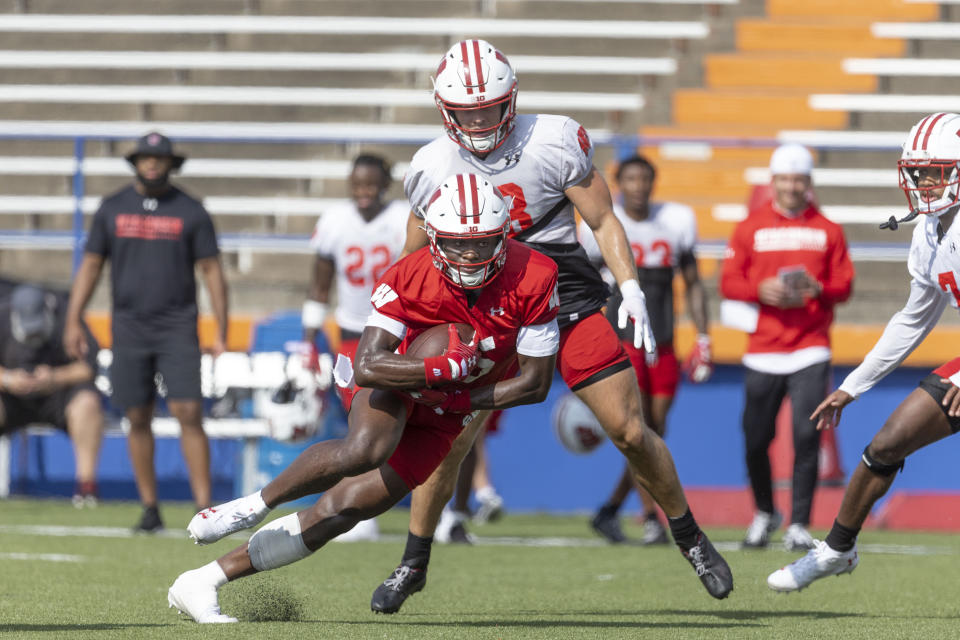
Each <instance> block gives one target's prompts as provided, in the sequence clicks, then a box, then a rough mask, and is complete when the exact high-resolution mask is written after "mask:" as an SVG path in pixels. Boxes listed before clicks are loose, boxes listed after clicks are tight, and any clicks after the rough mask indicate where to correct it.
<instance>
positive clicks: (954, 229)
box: [907, 216, 960, 309]
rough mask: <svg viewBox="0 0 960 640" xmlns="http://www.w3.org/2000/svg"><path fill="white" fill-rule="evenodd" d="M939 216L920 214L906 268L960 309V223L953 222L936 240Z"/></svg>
mask: <svg viewBox="0 0 960 640" xmlns="http://www.w3.org/2000/svg"><path fill="white" fill-rule="evenodd" d="M938 220H939V218H935V217H933V216H923V219H922V220H921V221H920V222H918V223H917V225H916V227H914V229H913V239H912V240H911V241H910V256H909V257H908V258H907V270H908V271H909V272H910V276H911V277H912V278H913V279H914V280H916V281H917V282H919V283H920V284H923V285H925V286H927V287H933V288H935V289H939V290H940V293H941V295H943V296H945V297H946V300H947V303H948V304H950V305H951V306H952V307H953V308H955V309H958V308H960V289H958V283H960V224H958V223H957V221H956V220H954V222H953V224H951V225H950V228H949V229H948V230H947V232H946V233H945V234H944V235H943V238H942V239H941V240H940V241H939V242H938V241H937V236H938V232H937V222H938Z"/></svg>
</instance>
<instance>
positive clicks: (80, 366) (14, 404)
mask: <svg viewBox="0 0 960 640" xmlns="http://www.w3.org/2000/svg"><path fill="white" fill-rule="evenodd" d="M66 307H67V305H66V296H65V295H57V294H55V293H53V292H51V291H43V290H41V289H39V288H37V287H34V286H31V285H26V284H24V285H20V286H18V287H17V288H15V289H14V290H13V293H12V295H10V297H9V298H7V299H6V300H5V301H4V303H3V304H2V305H0V434H6V433H10V432H12V431H14V430H16V429H19V428H22V427H25V426H27V425H29V424H32V423H44V424H49V425H52V426H54V427H57V428H59V429H63V430H64V431H66V432H67V434H68V435H69V436H70V440H71V441H72V442H73V450H74V459H75V461H76V487H75V489H74V499H73V500H74V504H75V505H76V506H78V507H83V506H92V505H94V504H96V498H97V480H96V479H97V476H96V472H97V456H98V454H99V452H100V443H101V441H102V439H103V407H102V406H101V401H100V394H99V393H98V392H97V388H96V387H95V386H94V385H93V379H94V375H95V374H96V370H97V351H98V347H97V342H96V340H94V338H93V335H92V334H91V333H90V330H89V329H87V327H86V325H84V324H81V325H80V339H81V340H83V341H84V344H85V345H86V357H85V358H82V359H73V358H71V357H69V356H68V355H67V354H66V352H65V351H64V349H63V340H62V336H63V328H64V316H65V311H66Z"/></svg>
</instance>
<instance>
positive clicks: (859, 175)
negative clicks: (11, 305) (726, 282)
mask: <svg viewBox="0 0 960 640" xmlns="http://www.w3.org/2000/svg"><path fill="white" fill-rule="evenodd" d="M544 6H545V3H544V2H543V1H542V0H500V1H499V2H494V1H488V2H482V3H476V2H468V1H466V0H455V1H454V2H449V3H440V2H434V1H429V0H401V1H399V2H397V3H389V4H388V3H381V2H373V1H368V0H358V1H356V2H339V1H337V2H325V3H323V4H321V5H317V4H309V3H293V2H288V1H284V0H273V1H262V2H257V3H235V2H220V1H215V2H212V3H209V4H208V5H205V11H209V14H208V15H192V13H193V11H192V7H191V6H190V3H188V2H183V1H179V0H170V1H169V2H165V3H162V4H158V5H156V6H153V7H151V8H150V9H147V8H144V7H137V8H136V9H131V8H130V6H128V5H124V6H123V8H119V9H115V8H113V5H109V3H106V2H103V1H101V0H95V1H94V2H91V3H84V4H83V5H82V8H80V7H81V5H78V4H77V3H71V2H66V1H65V0H46V1H44V2H42V3H30V4H29V5H15V6H13V7H12V8H11V10H9V11H7V12H5V13H0V33H3V34H4V42H5V44H4V47H3V50H2V51H0V86H2V87H3V91H0V185H2V186H3V189H4V190H3V193H4V197H3V198H0V229H4V230H5V231H4V233H3V234H0V235H2V237H0V243H2V244H3V246H5V247H8V248H9V247H19V249H17V250H16V251H7V252H5V254H6V256H4V257H2V258H0V267H3V268H6V269H9V270H12V275H14V276H16V275H17V274H18V273H22V272H23V271H24V270H26V269H28V266H27V265H29V264H30V260H29V259H28V257H26V255H24V254H25V253H27V252H29V251H30V250H31V249H28V248H27V247H30V246H32V247H33V250H44V251H45V252H46V253H45V254H44V255H46V256H47V260H45V261H44V262H45V264H44V267H43V268H42V269H41V270H40V271H41V273H42V274H43V277H45V278H48V279H52V280H54V281H56V282H55V283H58V284H61V285H62V284H64V283H65V281H66V279H67V278H68V277H69V276H68V273H69V251H65V250H64V249H66V248H68V247H69V243H68V242H66V241H65V240H64V236H63V234H64V233H69V231H70V229H71V228H72V227H73V225H74V221H73V216H72V212H73V211H74V209H75V208H77V202H76V201H75V198H74V196H75V194H74V186H73V180H72V178H73V176H74V174H75V173H76V170H77V168H78V166H79V168H80V169H81V170H82V174H83V177H84V187H85V188H84V192H83V193H82V194H81V195H82V199H81V200H80V201H79V208H80V210H81V211H83V212H84V213H85V214H89V213H90V212H91V211H92V210H93V208H95V207H96V203H97V201H98V200H97V198H98V197H99V196H100V195H102V194H104V193H107V192H108V191H110V190H112V189H114V188H116V187H118V186H119V185H121V184H123V183H124V182H125V181H126V180H127V177H126V174H125V171H126V167H125V165H124V163H123V161H122V160H121V159H120V156H121V155H122V152H123V151H124V150H125V149H126V144H125V140H129V139H132V138H134V137H136V136H137V135H140V134H142V133H143V132H144V131H145V130H146V129H148V128H150V127H156V128H159V129H161V130H163V131H164V132H166V133H168V134H169V135H171V136H172V137H174V138H175V139H176V140H177V141H178V142H179V144H180V146H181V148H183V149H184V150H185V151H186V152H187V153H188V154H189V155H190V156H191V161H190V162H188V163H187V165H186V168H185V171H184V173H183V175H182V176H181V177H180V181H181V183H182V184H183V185H184V186H185V187H186V188H187V189H188V190H191V191H193V192H195V193H196V194H198V195H201V196H204V197H205V199H206V204H207V206H208V207H209V208H210V210H211V211H212V212H213V213H214V216H215V218H216V220H217V224H218V225H219V227H220V229H221V231H222V232H223V233H224V234H225V235H224V238H225V248H226V249H227V250H228V251H229V252H237V253H236V254H235V256H234V257H229V256H228V261H227V265H228V269H229V270H230V271H229V274H230V276H231V282H232V283H235V284H234V291H235V305H234V308H235V309H237V310H238V311H240V312H256V311H257V309H256V305H257V304H259V303H260V302H261V301H262V300H263V299H264V298H263V297H261V296H262V295H263V294H264V292H265V291H266V292H268V293H267V294H266V295H267V298H266V299H269V300H270V301H271V302H272V303H276V302H277V301H278V300H280V301H282V302H280V304H282V305H283V306H287V307H294V306H296V305H297V304H298V303H299V297H300V296H301V295H302V289H303V286H304V285H303V284H302V283H297V284H296V285H295V284H293V283H290V284H288V285H287V286H286V287H285V288H284V287H281V289H282V290H283V291H284V293H282V294H281V293H278V289H277V287H276V283H277V282H278V280H280V279H281V278H280V277H279V276H278V274H277V272H280V273H284V274H289V273H291V272H294V273H304V274H305V273H306V272H305V271H302V269H303V268H304V262H303V260H304V259H305V257H306V256H305V254H304V250H302V249H301V250H291V249H292V248H294V244H295V242H296V240H295V238H296V235H297V234H306V233H308V232H309V230H310V229H311V228H312V225H313V217H314V216H315V215H319V214H321V213H322V212H323V210H324V209H325V208H326V207H327V206H329V204H330V203H332V202H335V201H338V200H339V199H341V198H343V197H344V195H345V193H344V186H345V181H344V179H343V178H344V176H343V174H345V173H346V167H347V165H348V162H349V160H350V157H351V156H352V155H353V154H355V153H356V152H357V151H358V150H360V149H372V150H376V151H378V152H382V153H385V154H386V155H387V156H388V157H389V158H390V159H391V160H393V161H394V163H395V174H396V177H399V176H400V175H401V174H402V171H403V168H404V165H405V162H406V161H407V160H408V159H409V157H410V155H411V154H412V152H413V150H414V149H415V148H416V147H417V146H418V145H419V144H421V143H422V142H423V141H425V140H427V139H429V138H431V137H432V136H434V135H437V134H438V133H439V131H440V129H439V126H438V122H437V118H436V114H435V113H434V112H433V110H432V109H433V107H432V102H431V98H430V92H429V87H430V81H429V73H430V71H431V70H432V68H433V65H434V64H435V61H436V60H437V58H438V56H439V54H440V53H441V52H442V51H443V49H445V48H446V46H447V45H448V44H449V42H451V41H452V40H454V39H456V38H457V37H460V36H462V35H479V36H485V37H488V38H490V39H491V40H493V41H494V42H495V43H496V44H498V46H500V47H501V48H502V49H504V50H505V51H506V52H507V53H508V55H510V57H511V60H512V61H513V62H514V64H515V65H516V66H517V68H518V71H519V73H520V78H521V91H520V99H519V101H520V108H521V109H526V110H537V111H551V110H553V111H558V112H565V113H570V114H571V115H574V116H575V117H577V118H579V119H581V120H582V121H583V122H584V124H585V125H586V126H587V127H588V128H589V130H590V132H591V135H592V138H593V139H594V141H595V142H596V143H597V144H598V145H599V147H600V148H599V150H598V165H601V166H604V167H609V166H610V163H611V162H612V161H613V160H614V158H615V157H616V156H617V155H618V154H620V153H623V152H624V150H626V149H630V148H632V147H634V146H639V147H640V148H642V149H643V150H644V151H645V152H647V153H650V154H651V155H652V156H653V157H654V159H655V160H656V161H657V162H658V164H660V167H661V172H660V181H659V195H660V196H661V197H665V198H674V199H678V200H681V201H685V202H688V203H690V204H691V205H692V206H693V207H694V208H695V210H696V211H697V214H698V216H699V220H700V228H701V235H702V237H703V239H704V247H705V252H706V253H705V255H707V256H708V257H709V256H710V255H712V249H711V248H712V247H714V246H719V244H722V241H723V240H724V239H725V237H726V234H728V233H729V231H730V229H731V228H732V224H733V221H735V220H736V219H738V217H740V216H742V212H743V203H744V202H745V201H746V199H747V197H748V195H749V192H750V189H751V188H752V187H753V186H755V185H757V184H760V183H761V182H762V181H763V180H764V179H765V174H764V173H763V169H762V167H764V166H765V163H766V157H767V156H768V154H769V151H770V149H771V147H772V146H773V145H775V144H776V143H778V142H780V141H797V142H801V143H804V144H807V145H809V146H811V147H813V148H815V149H816V150H817V152H818V163H819V164H818V166H819V167H820V169H819V170H818V172H817V175H816V180H817V182H818V186H819V188H818V195H819V197H820V199H821V202H822V204H823V205H824V208H825V210H826V212H827V213H828V215H830V216H832V217H834V218H835V219H836V220H838V221H840V222H842V223H843V224H845V225H847V229H848V235H849V237H850V238H851V239H852V240H853V241H854V242H857V243H862V247H860V248H859V249H858V251H857V255H859V256H870V258H866V257H864V258H863V259H864V260H867V259H870V260H876V259H879V258H878V256H888V257H889V258H890V259H892V260H897V259H898V256H899V255H901V254H902V245H905V244H906V239H905V237H904V236H903V235H902V234H901V235H899V236H897V235H891V234H882V233H880V232H879V231H877V230H876V228H875V223H876V222H877V221H879V220H884V219H886V217H888V216H889V213H890V212H894V211H896V210H898V209H899V208H900V207H901V202H902V200H901V196H900V195H899V194H898V193H897V191H896V187H895V184H893V178H892V176H893V170H892V160H891V159H892V158H893V157H894V154H895V153H896V149H897V147H898V145H899V143H900V138H901V136H902V135H903V131H904V130H905V127H906V126H908V125H909V122H910V121H912V120H913V119H915V116H916V115H917V114H916V113H915V112H909V113H904V112H896V111H895V109H899V108H903V109H915V108H918V107H915V106H910V105H909V104H907V106H903V107H900V106H898V105H899V104H900V103H901V102H906V103H910V102H911V101H912V102H913V104H914V105H915V104H917V103H918V102H919V103H920V104H922V107H919V108H922V109H923V110H930V109H934V108H938V107H939V106H943V107H946V108H951V104H952V103H951V102H949V100H951V99H952V98H951V97H950V96H949V95H947V94H946V93H944V94H933V92H930V91H928V92H924V93H923V94H922V95H933V96H934V97H936V101H934V100H933V98H931V99H930V100H923V99H917V100H912V99H915V98H917V96H916V95H914V94H912V93H910V91H911V87H915V86H916V85H915V84H911V82H912V80H913V81H924V80H925V81H932V82H935V81H936V80H937V79H938V78H950V77H955V75H956V73H957V72H955V71H952V67H951V66H950V65H949V64H948V63H947V62H946V61H949V60H950V59H951V57H950V56H948V55H943V56H941V57H940V58H930V55H929V52H928V51H927V50H925V49H923V48H922V47H920V46H919V45H918V44H917V42H918V41H921V40H922V41H924V42H929V41H931V40H936V41H937V42H938V43H940V45H941V46H948V45H944V43H949V42H950V38H951V37H953V36H951V33H952V32H951V28H952V27H954V26H955V25H954V24H952V22H951V18H952V17H953V16H954V13H953V12H954V11H955V10H956V7H955V6H950V5H949V4H948V3H942V4H939V5H938V4H935V3H907V2H903V1H901V0H883V1H882V2H879V3H862V2H857V1H856V0H832V1H829V2H828V1H826V0H816V1H813V2H805V3H794V2H789V1H787V0H766V1H764V0H740V1H739V2H738V1H736V0H719V1H702V2H701V1H697V0H684V1H683V2H658V1H656V0H645V1H644V2H625V1H623V0H600V1H596V2H586V3H577V2H556V3H553V4H551V5H550V18H549V19H543V17H542V15H541V14H542V11H543V7H544ZM18 7H19V11H18ZM34 11H35V12H36V13H34ZM367 36H369V37H367ZM811 42H816V43H817V47H816V52H815V53H811V47H810V43H811ZM907 56H909V57H907ZM917 69H923V70H924V73H923V77H922V78H918V76H919V72H918V71H917ZM911 79H912V80H911ZM923 86H927V87H929V86H930V85H929V84H927V85H923ZM894 88H895V89H896V91H893V89H894ZM898 96H904V97H906V98H907V100H903V101H901V100H899V99H898ZM940 101H943V104H942V105H941V104H940ZM77 139H81V140H83V142H81V143H79V145H80V150H81V152H82V156H83V157H82V158H81V159H80V160H77V159H76V155H77V151H76V149H77V144H78V143H76V140H77ZM338 174H339V175H338ZM884 176H887V177H886V178H885V177H884ZM392 193H393V195H395V196H396V195H399V189H398V187H397V186H396V185H395V186H394V189H393V191H392ZM31 234H32V236H33V240H32V241H31V240H28V239H27V237H28V236H29V235H31ZM258 236H263V237H258ZM31 242H32V245H31ZM884 243H886V244H891V245H897V244H898V243H899V244H900V245H901V248H900V249H897V247H896V246H891V247H888V249H878V247H882V245H884ZM272 250H276V251H278V252H282V253H276V254H271V253H270V252H271V251H272ZM51 251H52V252H51ZM18 254H20V255H18ZM241 255H242V256H245V257H243V258H241V257H240V256H241ZM714 270H715V267H713V266H711V265H710V264H709V259H708V260H707V264H705V272H707V273H712V272H713V271H714ZM58 271H60V272H62V275H60V276H55V275H53V274H54V273H57V272H58ZM871 271H872V269H871V268H864V269H861V273H862V275H861V280H862V281H863V283H864V284H863V286H861V287H859V288H858V291H860V292H863V295H864V298H863V300H864V302H863V307H861V306H860V303H859V302H855V303H853V304H851V305H847V306H845V307H842V308H841V310H840V318H841V320H846V321H853V322H857V321H865V320H866V319H873V318H875V317H876V315H877V312H876V304H887V303H886V302H882V301H880V300H878V299H874V298H871V295H879V292H881V291H883V289H884V286H881V284H879V283H876V284H871V283H870V272H871ZM31 273H33V272H31ZM304 277H305V276H304ZM708 284H709V285H711V286H712V282H711V281H709V280H708ZM871 292H876V293H875V294H871ZM104 303H105V298H104V297H103V292H98V298H97V299H96V301H95V305H100V308H102V307H103V305H104ZM889 304H899V301H897V302H896V303H893V302H891V303H889ZM862 309H866V310H867V311H863V310H862ZM884 309H885V310H887V309H886V307H884Z"/></svg>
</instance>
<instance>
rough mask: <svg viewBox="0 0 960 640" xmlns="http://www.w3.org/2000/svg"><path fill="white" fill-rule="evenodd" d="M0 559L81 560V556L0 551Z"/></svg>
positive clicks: (82, 558) (82, 559)
mask: <svg viewBox="0 0 960 640" xmlns="http://www.w3.org/2000/svg"><path fill="white" fill-rule="evenodd" d="M0 560H46V561H48V562H83V561H84V560H86V558H84V557H83V556H72V555H69V554H66V553H14V552H0Z"/></svg>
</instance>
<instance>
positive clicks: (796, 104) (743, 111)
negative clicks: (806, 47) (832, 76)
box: [673, 89, 847, 129]
mask: <svg viewBox="0 0 960 640" xmlns="http://www.w3.org/2000/svg"><path fill="white" fill-rule="evenodd" d="M673 122H674V123H676V124H706V123H714V124H739V123H745V122H750V123H754V124H755V125H766V126H771V127H774V126H775V127H781V128H784V127H796V128H822V129H843V128H845V127H846V126H847V117H846V114H845V113H843V112H838V111H816V110H814V109H812V108H810V106H809V104H808V100H807V93H806V92H787V91H781V92H773V91H762V90H755V91H747V90H742V91H736V90H724V91H709V90H704V89H680V90H678V91H676V92H675V93H674V98H673Z"/></svg>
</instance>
